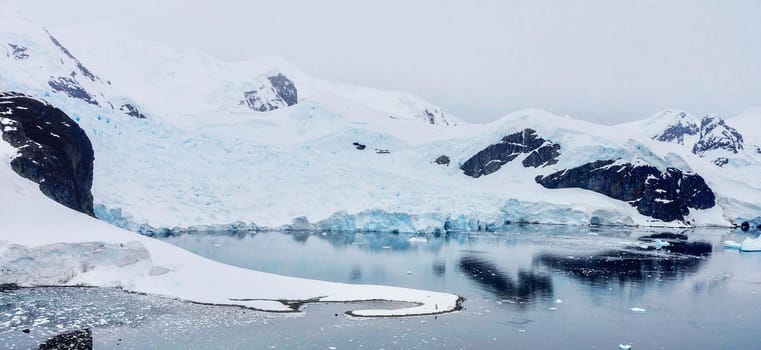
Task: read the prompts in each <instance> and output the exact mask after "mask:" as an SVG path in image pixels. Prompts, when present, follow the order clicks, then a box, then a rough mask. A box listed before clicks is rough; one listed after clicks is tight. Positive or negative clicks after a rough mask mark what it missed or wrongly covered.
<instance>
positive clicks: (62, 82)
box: [48, 77, 99, 106]
mask: <svg viewBox="0 0 761 350" xmlns="http://www.w3.org/2000/svg"><path fill="white" fill-rule="evenodd" d="M48 85H50V87H51V88H52V89H53V90H54V91H58V92H63V93H65V94H66V95H68V96H69V97H73V98H78V99H80V100H82V101H85V102H87V103H89V104H93V105H96V106H99V104H98V101H97V100H96V99H95V97H93V96H92V95H91V94H90V93H89V92H87V90H85V88H83V87H82V85H79V82H77V80H76V79H74V78H69V77H58V78H53V77H50V80H48Z"/></svg>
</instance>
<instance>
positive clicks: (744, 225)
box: [740, 221, 750, 231]
mask: <svg viewBox="0 0 761 350" xmlns="http://www.w3.org/2000/svg"><path fill="white" fill-rule="evenodd" d="M740 229H741V230H743V231H748V230H750V223H749V222H747V221H743V223H742V224H740Z"/></svg>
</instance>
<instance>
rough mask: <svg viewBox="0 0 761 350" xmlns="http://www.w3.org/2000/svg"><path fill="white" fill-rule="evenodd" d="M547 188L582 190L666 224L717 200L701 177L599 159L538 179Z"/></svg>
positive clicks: (670, 169) (709, 205) (706, 206)
mask: <svg viewBox="0 0 761 350" xmlns="http://www.w3.org/2000/svg"><path fill="white" fill-rule="evenodd" d="M536 182H537V183H539V184H541V185H542V186H544V187H546V188H582V189H586V190H590V191H594V192H597V193H601V194H604V195H606V196H608V197H611V198H614V199H618V200H622V201H626V202H629V203H630V204H631V205H632V206H634V207H636V208H637V211H638V212H639V213H640V214H642V215H645V216H649V217H652V218H656V219H660V220H663V221H666V222H668V221H674V220H684V217H685V216H686V215H688V214H689V212H690V211H689V208H693V209H708V208H711V207H713V206H714V205H716V197H715V195H714V193H713V191H712V190H711V188H710V187H708V185H707V184H706V183H705V181H704V180H703V178H702V177H700V175H697V174H688V173H684V172H682V171H681V170H679V169H675V168H668V169H666V171H665V172H661V171H660V170H658V168H656V167H653V166H650V165H633V164H631V163H624V164H616V161H615V160H600V161H596V162H592V163H587V164H585V165H582V166H580V167H577V168H573V169H567V170H562V171H558V172H555V173H552V174H550V175H547V176H537V177H536Z"/></svg>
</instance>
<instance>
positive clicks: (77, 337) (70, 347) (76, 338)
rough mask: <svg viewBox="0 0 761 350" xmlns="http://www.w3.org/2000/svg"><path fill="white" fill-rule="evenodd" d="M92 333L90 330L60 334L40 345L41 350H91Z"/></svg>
mask: <svg viewBox="0 0 761 350" xmlns="http://www.w3.org/2000/svg"><path fill="white" fill-rule="evenodd" d="M90 349H92V332H91V331H90V329H89V328H85V329H82V330H78V331H73V332H68V333H63V334H59V335H57V336H55V337H53V338H51V339H48V341H46V342H44V343H42V344H40V347H39V350H90Z"/></svg>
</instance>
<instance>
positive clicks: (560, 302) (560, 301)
mask: <svg viewBox="0 0 761 350" xmlns="http://www.w3.org/2000/svg"><path fill="white" fill-rule="evenodd" d="M562 303H563V299H558V300H555V304H562Z"/></svg>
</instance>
